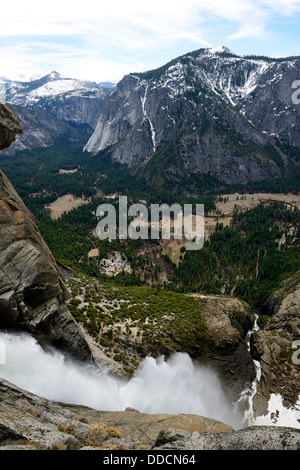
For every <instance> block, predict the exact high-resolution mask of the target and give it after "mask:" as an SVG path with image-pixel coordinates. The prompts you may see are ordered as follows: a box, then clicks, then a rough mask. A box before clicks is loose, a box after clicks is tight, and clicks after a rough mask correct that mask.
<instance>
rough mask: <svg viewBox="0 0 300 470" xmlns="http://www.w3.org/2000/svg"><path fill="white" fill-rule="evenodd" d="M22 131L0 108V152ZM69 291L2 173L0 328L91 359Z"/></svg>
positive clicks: (6, 108)
mask: <svg viewBox="0 0 300 470" xmlns="http://www.w3.org/2000/svg"><path fill="white" fill-rule="evenodd" d="M18 132H19V133H20V132H21V128H20V126H19V124H18V121H17V120H16V117H15V116H14V115H13V113H12V112H11V111H10V110H9V108H8V107H7V106H5V105H2V104H0V148H5V147H7V146H8V145H9V144H10V143H11V142H12V141H13V140H14V138H15V133H18ZM67 298H68V293H67V289H66V288H65V286H64V284H63V282H62V279H61V277H60V275H59V272H58V269H57V266H56V262H55V259H54V258H53V256H52V254H51V252H50V250H49V248H48V247H47V245H46V243H45V242H44V240H43V238H42V236H41V234H40V233H39V231H38V229H37V226H36V224H35V221H34V219H33V216H32V214H31V213H30V212H29V211H28V209H27V208H26V206H25V205H24V203H23V201H22V200H21V198H20V197H19V196H18V194H17V193H16V191H15V189H14V188H13V186H12V184H11V182H10V181H9V180H8V178H7V177H6V176H5V175H4V173H3V172H2V171H1V170H0V328H2V329H5V328H8V329H22V330H24V331H29V332H31V333H32V334H33V335H34V336H35V337H36V338H37V339H39V340H40V341H41V342H42V341H45V342H47V343H49V344H53V345H55V346H57V347H58V348H62V349H65V350H68V351H69V352H71V353H72V354H74V355H75V356H76V357H78V358H81V359H88V358H91V352H90V349H89V347H88V345H87V343H86V341H85V339H84V337H83V335H82V332H81V329H80V328H79V326H78V325H77V323H76V322H75V320H74V319H73V317H72V315H71V314H70V312H69V311H68V308H67V306H66V304H65V300H66V299H67Z"/></svg>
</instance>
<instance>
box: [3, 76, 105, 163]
mask: <svg viewBox="0 0 300 470" xmlns="http://www.w3.org/2000/svg"><path fill="white" fill-rule="evenodd" d="M0 92H1V93H0V94H1V96H2V99H5V101H6V102H7V103H9V104H10V107H11V108H12V109H13V111H14V112H15V114H16V115H17V117H18V120H19V121H20V123H21V126H22V128H23V135H22V136H17V138H16V142H15V143H14V144H13V145H12V146H11V147H10V148H9V150H6V151H5V152H4V153H5V154H14V153H15V152H16V151H18V150H24V149H27V150H31V149H34V148H44V147H49V146H51V145H54V144H55V143H56V142H57V140H58V139H64V141H65V142H72V143H74V142H80V140H81V136H82V135H85V136H90V135H91V134H92V132H93V130H94V128H95V125H96V122H97V119H98V117H99V114H100V111H101V107H102V103H103V100H104V98H105V96H106V95H107V94H109V93H110V92H111V89H110V88H105V87H103V86H100V85H98V84H96V83H94V82H89V81H84V80H76V79H71V78H66V77H62V76H61V75H60V74H59V73H57V72H51V73H49V74H47V75H45V76H44V77H42V78H38V79H34V80H30V81H11V80H8V79H4V78H2V79H1V78H0ZM86 138H87V137H86Z"/></svg>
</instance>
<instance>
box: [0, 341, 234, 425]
mask: <svg viewBox="0 0 300 470" xmlns="http://www.w3.org/2000/svg"><path fill="white" fill-rule="evenodd" d="M0 342H2V343H4V344H5V349H6V361H5V364H0V376H1V377H3V378H4V379H6V380H8V381H10V382H12V383H14V384H15V385H17V386H19V387H20V388H22V389H25V390H28V391H30V392H32V393H35V394H36V395H38V396H42V397H44V398H48V399H50V400H55V401H60V402H64V403H73V404H81V405H86V406H89V407H92V408H94V409H99V410H110V411H120V410H124V409H125V408H126V407H133V408H136V409H138V410H139V411H140V412H145V413H170V414H178V413H192V414H197V415H201V416H205V417H208V418H213V419H217V420H219V421H222V422H224V423H226V424H229V425H231V426H232V427H233V428H235V429H240V428H241V427H243V417H242V416H241V414H240V413H239V412H238V411H236V410H235V408H234V406H233V405H232V403H231V402H230V400H228V398H227V396H226V394H225V392H224V390H223V387H222V384H221V382H220V380H219V377H218V376H217V375H216V373H215V372H213V371H212V370H210V369H208V368H206V367H202V366H199V365H197V364H195V363H194V362H193V361H192V360H191V358H190V357H189V356H188V355H187V354H182V353H176V354H174V355H172V356H171V357H170V358H169V359H168V360H165V359H164V357H161V358H159V359H157V360H155V359H153V358H151V357H147V358H146V359H145V360H144V361H143V362H142V363H141V365H140V366H139V368H138V369H137V371H136V374H135V375H134V377H133V378H132V379H130V380H129V381H124V380H120V379H118V378H116V377H113V376H112V375H110V374H109V372H108V371H107V370H104V369H101V370H99V368H96V367H93V366H90V365H86V364H79V363H76V362H74V361H73V360H71V359H70V358H67V357H66V356H64V355H63V354H62V353H61V352H58V351H57V350H55V349H51V350H47V351H45V350H43V349H42V348H41V347H40V345H39V344H38V343H37V342H36V340H35V339H34V338H33V337H31V336H29V335H28V334H24V333H22V334H20V333H18V334H17V333H4V332H0Z"/></svg>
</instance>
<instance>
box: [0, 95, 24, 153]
mask: <svg viewBox="0 0 300 470" xmlns="http://www.w3.org/2000/svg"><path fill="white" fill-rule="evenodd" d="M16 134H22V129H21V127H20V124H19V122H18V120H17V118H16V116H15V115H14V114H13V113H12V111H11V110H10V109H9V108H8V107H7V106H6V105H5V104H3V103H1V101H0V150H2V149H4V148H6V147H9V146H10V144H11V143H12V142H14V141H15V135H16Z"/></svg>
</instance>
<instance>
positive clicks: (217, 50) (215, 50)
mask: <svg viewBox="0 0 300 470" xmlns="http://www.w3.org/2000/svg"><path fill="white" fill-rule="evenodd" d="M206 51H207V52H208V53H209V54H232V55H236V54H235V53H234V52H232V51H231V50H230V49H228V47H226V46H216V47H209V48H208V49H206Z"/></svg>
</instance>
